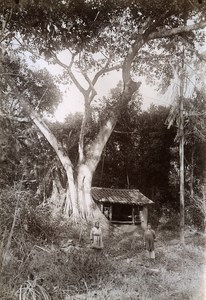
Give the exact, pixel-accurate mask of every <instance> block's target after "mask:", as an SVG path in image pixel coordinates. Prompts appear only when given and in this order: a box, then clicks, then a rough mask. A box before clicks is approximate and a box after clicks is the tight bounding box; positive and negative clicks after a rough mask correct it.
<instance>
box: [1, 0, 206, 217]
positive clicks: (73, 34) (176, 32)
mask: <svg viewBox="0 0 206 300" xmlns="http://www.w3.org/2000/svg"><path fill="white" fill-rule="evenodd" d="M3 4H4V5H2V7H1V13H2V22H1V25H2V26H1V44H2V48H4V49H5V48H7V53H9V49H10V48H12V47H13V46H14V44H15V43H14V41H18V43H19V45H20V48H19V49H18V51H21V50H23V51H25V50H27V51H30V52H32V53H33V55H44V56H45V58H46V59H47V60H48V61H50V62H51V63H56V64H58V65H60V66H61V67H62V68H63V69H64V78H65V77H66V78H67V79H68V81H69V82H72V83H73V84H75V86H76V87H77V89H78V90H79V91H80V92H81V93H82V95H83V97H84V102H85V112H84V116H83V119H82V124H81V130H80V135H79V146H78V163H77V164H76V165H73V164H72V162H71V159H70V158H69V156H68V154H67V152H66V151H65V150H64V148H63V146H62V144H61V143H60V141H59V140H58V139H57V137H56V136H55V135H54V134H53V132H52V131H51V129H50V128H49V127H48V126H47V125H46V123H45V122H44V121H43V119H42V118H41V117H40V116H39V114H38V112H37V111H35V110H34V109H33V108H32V106H31V105H29V103H28V102H27V101H26V99H25V97H24V94H23V93H22V92H20V91H19V90H18V87H17V85H16V83H15V80H14V77H12V76H10V75H9V73H10V71H9V70H8V68H7V72H6V73H7V75H5V76H6V77H5V76H4V77H5V78H6V80H7V82H8V83H9V85H10V88H11V89H13V90H15V93H16V95H17V97H18V100H19V102H20V103H21V105H22V107H23V108H24V111H25V112H26V113H27V114H28V115H29V116H30V118H31V119H32V121H33V122H34V123H35V125H36V126H37V127H38V129H39V130H40V131H41V132H42V133H43V135H44V136H45V137H46V139H47V140H48V142H49V143H50V145H51V146H52V147H53V149H54V150H55V152H56V154H57V156H58V158H59V160H60V161H61V163H62V165H63V167H64V169H65V171H66V174H67V180H68V188H67V200H66V205H65V213H66V214H70V213H72V214H73V217H74V218H75V219H77V218H79V217H84V218H91V217H92V216H93V214H94V213H95V211H97V212H98V210H95V205H94V202H93V201H92V198H91V194H90V190H91V184H92V177H93V174H94V172H95V169H96V167H97V165H98V162H99V160H100V157H101V154H102V151H103V149H104V147H105V145H106V143H107V141H108V139H109V137H110V135H111V133H112V131H113V129H114V127H115V125H116V122H117V119H118V117H119V115H120V113H121V111H123V110H124V109H125V108H126V106H127V105H128V103H129V102H130V100H131V98H132V96H133V94H134V93H135V92H137V90H138V88H139V86H140V82H137V81H136V80H135V75H141V74H143V75H148V74H149V76H150V78H151V77H152V75H154V76H155V78H157V79H166V78H167V79H168V78H171V77H172V71H171V68H170V63H173V62H174V60H176V59H178V50H177V49H178V47H179V46H180V45H182V44H189V49H191V47H192V48H193V47H194V45H195V44H194V41H196V42H198V41H201V34H198V33H197V30H199V29H202V28H204V27H205V26H206V22H205V21H204V18H205V15H204V5H199V4H198V3H197V2H196V1H195V0H194V1H185V0H182V1H179V2H178V3H177V2H176V1H172V2H170V3H168V2H166V1H163V0H156V1H147V2H146V3H145V2H144V1H142V0H139V1H112V0H110V1H109V0H104V1H84V0H79V1H76V0H73V1H57V0H53V1H41V0H39V1H33V2H30V1H27V0H22V1H15V2H13V1H9V2H4V3H3ZM187 20H190V22H188V24H187ZM185 24H186V25H185ZM62 50H68V51H69V53H70V54H68V63H64V62H62V61H61V60H60V59H59V57H58V53H59V52H60V51H62ZM2 52H3V49H2ZM174 52H175V53H176V54H177V55H175V56H173V58H171V54H174ZM160 58H161V59H160ZM3 61H4V56H3V53H1V62H3ZM157 62H158V63H157ZM148 67H150V68H148ZM1 69H2V74H4V70H3V64H1ZM117 69H118V70H121V72H122V80H123V88H122V92H121V95H120V96H119V99H118V101H117V102H116V105H114V106H113V107H112V109H111V110H110V112H109V113H108V114H107V117H106V118H105V119H104V120H102V122H101V126H100V127H99V131H98V132H96V134H95V136H93V138H92V139H89V140H85V132H86V124H87V122H88V119H89V117H90V115H91V104H92V101H93V100H94V98H95V96H96V89H95V85H96V83H97V81H98V80H99V79H100V77H101V76H103V75H104V74H106V73H108V72H111V71H113V70H117ZM75 70H78V72H79V73H80V74H81V77H82V79H83V80H84V83H82V81H79V80H78V78H77V76H76V73H75ZM11 72H12V70H11ZM153 78H154V77H153ZM167 81H168V80H165V82H167Z"/></svg>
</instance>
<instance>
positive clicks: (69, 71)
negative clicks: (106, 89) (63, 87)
mask: <svg viewBox="0 0 206 300" xmlns="http://www.w3.org/2000/svg"><path fill="white" fill-rule="evenodd" d="M53 55H54V62H56V64H58V65H60V66H61V67H62V68H64V69H65V70H67V72H68V74H69V76H70V78H71V80H72V81H73V83H74V84H75V86H76V87H77V89H78V90H79V91H80V92H81V93H82V94H83V95H85V93H86V90H85V89H84V88H83V87H82V86H81V84H80V83H79V81H78V80H77V79H76V77H75V76H74V74H73V72H72V71H71V68H70V67H69V66H67V65H66V64H64V63H63V62H61V61H60V60H59V59H58V57H57V55H56V54H54V53H53Z"/></svg>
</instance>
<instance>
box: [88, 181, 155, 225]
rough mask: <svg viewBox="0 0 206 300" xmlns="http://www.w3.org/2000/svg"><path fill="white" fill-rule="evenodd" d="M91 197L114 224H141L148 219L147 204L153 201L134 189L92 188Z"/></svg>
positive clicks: (144, 223) (145, 222)
mask: <svg viewBox="0 0 206 300" xmlns="http://www.w3.org/2000/svg"><path fill="white" fill-rule="evenodd" d="M92 197H93V199H94V201H95V202H96V203H97V205H98V206H99V208H100V210H101V211H102V213H103V214H104V215H105V216H106V217H107V219H108V220H110V221H111V222H112V223H115V224H135V225H138V224H141V225H142V227H143V228H144V227H145V226H146V224H147V220H148V206H150V205H151V204H153V203H154V202H153V201H152V200H150V199H149V198H147V197H146V196H144V195H143V194H142V193H141V192H140V191H139V190H136V189H131V190H130V189H112V188H100V187H93V188H92Z"/></svg>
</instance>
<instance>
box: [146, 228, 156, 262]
mask: <svg viewBox="0 0 206 300" xmlns="http://www.w3.org/2000/svg"><path fill="white" fill-rule="evenodd" d="M155 239H156V235H155V231H154V230H152V228H151V225H150V224H148V225H147V229H146V230H145V232H144V246H145V248H146V251H147V254H148V257H149V259H150V260H151V261H153V262H154V260H155V247H154V242H155Z"/></svg>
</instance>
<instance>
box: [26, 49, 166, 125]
mask: <svg viewBox="0 0 206 300" xmlns="http://www.w3.org/2000/svg"><path fill="white" fill-rule="evenodd" d="M58 58H59V59H60V60H61V61H62V62H63V63H68V53H66V52H62V53H61V54H59V55H58ZM29 64H30V63H29ZM31 64H33V63H31ZM34 68H37V69H38V68H47V69H48V71H49V72H50V73H51V74H52V75H60V74H62V71H63V68H62V67H60V66H59V65H52V64H48V63H46V62H45V60H43V59H39V60H38V61H37V62H36V63H35V66H34ZM75 76H76V77H77V79H78V80H79V81H80V82H81V84H83V85H84V84H85V83H84V82H83V79H82V78H81V76H80V74H79V73H77V72H76V73H75ZM121 79H122V78H121V71H119V72H117V71H113V72H111V73H110V74H109V75H105V76H104V77H102V78H100V79H99V81H98V82H97V84H96V85H95V89H96V91H97V96H96V97H99V98H100V97H103V96H107V95H109V93H110V90H111V89H112V88H114V87H115V86H116V85H117V83H118V82H119V81H120V80H121ZM139 80H140V81H141V82H142V84H141V87H140V93H141V94H142V96H143V105H142V109H143V110H146V109H148V108H149V106H150V105H151V104H152V103H153V104H155V105H169V104H170V102H169V101H166V98H165V97H164V96H162V95H160V94H159V93H158V92H157V91H155V88H154V87H152V86H148V85H147V84H146V83H145V80H144V78H140V79H139ZM60 90H61V91H62V93H63V102H62V103H60V104H59V106H58V108H57V110H56V112H55V116H54V117H55V119H56V120H57V121H60V122H63V121H64V118H65V116H66V115H67V114H69V113H75V112H82V111H83V108H84V104H83V96H82V94H81V93H80V92H79V91H78V89H77V88H76V87H75V85H67V86H66V85H60Z"/></svg>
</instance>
